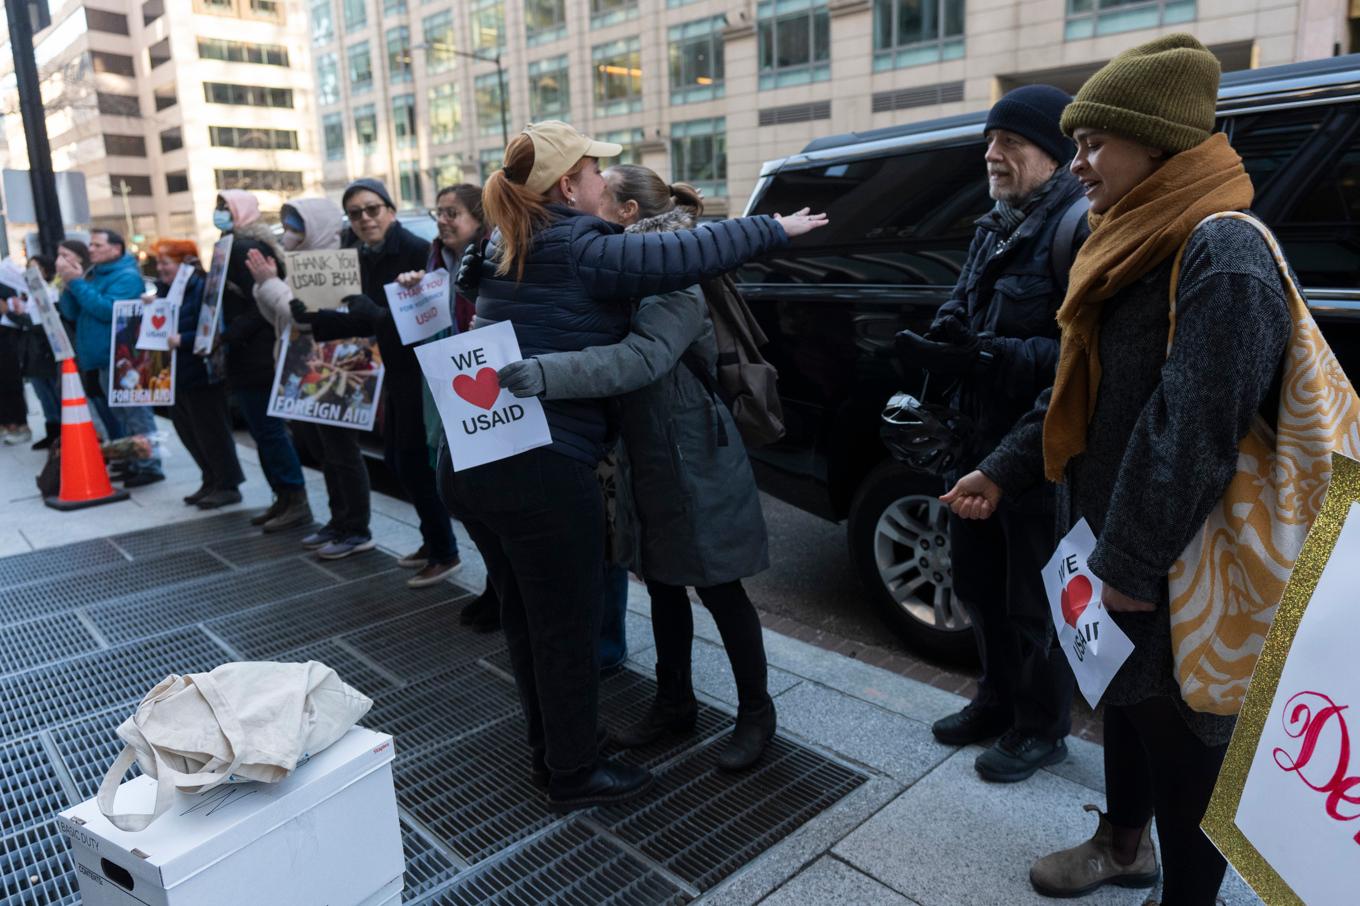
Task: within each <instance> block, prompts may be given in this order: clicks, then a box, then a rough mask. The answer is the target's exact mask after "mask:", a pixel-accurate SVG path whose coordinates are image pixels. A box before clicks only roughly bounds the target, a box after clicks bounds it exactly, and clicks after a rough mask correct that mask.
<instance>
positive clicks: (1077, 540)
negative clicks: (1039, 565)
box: [1044, 519, 1133, 708]
mask: <svg viewBox="0 0 1360 906" xmlns="http://www.w3.org/2000/svg"><path fill="white" fill-rule="evenodd" d="M1095 549H1096V536H1095V534H1094V533H1092V531H1091V526H1090V525H1088V524H1087V522H1086V520H1085V519H1083V520H1081V521H1080V522H1078V523H1077V524H1076V525H1075V526H1073V527H1072V531H1070V532H1068V533H1067V536H1066V537H1065V538H1063V539H1062V541H1060V542H1058V550H1057V551H1056V552H1055V553H1054V554H1053V558H1052V559H1051V560H1049V561H1048V564H1047V565H1046V566H1045V567H1044V589H1045V590H1046V591H1047V592H1048V606H1049V611H1050V613H1051V614H1052V616H1053V628H1054V629H1055V630H1056V631H1057V634H1058V645H1059V646H1060V647H1061V648H1062V650H1063V654H1064V655H1065V656H1066V657H1067V662H1068V663H1069V664H1071V665H1072V675H1073V676H1074V677H1076V680H1077V687H1078V688H1079V689H1081V694H1082V696H1083V697H1084V698H1085V699H1086V701H1087V702H1089V703H1090V705H1091V707H1092V708H1094V707H1095V706H1096V705H1097V704H1098V703H1099V702H1100V698H1101V696H1102V695H1104V694H1105V690H1106V689H1107V688H1109V685H1110V681H1111V680H1113V679H1114V675H1115V674H1116V673H1118V672H1119V668H1120V667H1122V666H1124V662H1125V661H1126V660H1128V658H1129V655H1130V654H1132V653H1133V642H1131V641H1130V640H1129V637H1128V636H1127V635H1125V634H1124V630H1122V629H1120V628H1119V624H1118V623H1116V622H1115V621H1114V620H1113V619H1112V618H1111V617H1110V614H1109V612H1108V611H1107V610H1106V609H1105V604H1104V603H1103V602H1102V601H1101V597H1100V596H1101V592H1102V591H1103V590H1104V586H1103V584H1102V583H1101V581H1100V579H1099V578H1098V577H1097V576H1096V574H1095V573H1093V572H1091V571H1090V569H1088V568H1087V565H1086V561H1087V560H1089V559H1090V557H1091V553H1092V552H1093V551H1094V550H1095Z"/></svg>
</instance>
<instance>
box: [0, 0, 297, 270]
mask: <svg viewBox="0 0 1360 906" xmlns="http://www.w3.org/2000/svg"><path fill="white" fill-rule="evenodd" d="M49 15H50V22H48V23H44V22H39V23H38V24H39V25H42V26H43V27H42V29H41V30H40V31H37V33H36V35H35V41H34V49H35V55H36V58H37V62H38V67H39V72H40V78H41V84H42V94H43V102H44V106H45V108H46V112H47V132H48V137H49V141H50V144H51V147H52V163H53V167H54V169H56V170H57V171H59V172H60V171H64V170H74V171H79V172H81V173H83V174H84V176H85V180H86V191H87V193H88V196H89V201H90V219H91V223H90V224H77V223H68V226H72V227H77V226H90V225H93V226H104V227H110V228H113V229H116V230H118V231H119V232H126V233H128V234H129V235H128V238H129V239H130V240H132V239H133V238H134V237H138V236H140V237H143V238H142V239H141V240H140V244H143V245H144V244H145V243H147V242H149V241H151V240H153V239H155V238H156V237H158V236H175V237H193V238H196V239H197V240H198V241H199V243H200V247H201V248H206V246H207V244H208V243H210V242H211V241H212V240H213V239H215V238H216V236H217V232H216V231H215V230H213V228H212V210H213V207H214V205H215V203H216V196H217V192H218V191H219V190H221V189H225V188H244V189H250V190H252V191H255V192H257V193H258V195H259V198H260V203H261V207H262V208H264V209H265V210H267V211H268V210H275V211H276V210H277V209H278V207H279V205H280V204H281V203H282V202H283V201H284V200H286V199H287V198H290V197H293V196H296V195H300V194H304V193H312V194H314V193H317V192H319V191H320V190H321V173H320V167H319V161H320V158H321V155H320V153H319V146H318V139H317V114H316V110H315V108H314V107H313V102H312V95H313V90H314V88H313V85H314V82H313V78H312V73H311V48H310V46H309V41H310V38H309V27H308V17H307V13H306V10H305V7H304V6H303V5H302V4H301V3H300V2H299V0H146V2H140V0H93V2H85V0H65V2H63V0H52V3H51V6H50V11H49ZM0 110H2V111H3V114H4V116H3V132H4V146H5V147H4V149H3V150H0V158H3V164H4V166H5V167H9V168H14V169H27V167H28V160H27V150H26V145H25V141H24V133H23V123H22V122H21V120H20V117H19V114H18V97H17V92H16V89H15V79H14V55H13V54H12V53H11V52H9V46H8V43H6V45H5V49H4V51H3V52H0ZM25 228H26V225H24V224H10V225H9V236H10V245H11V247H12V248H14V247H17V245H18V242H17V240H18V239H19V236H18V235H16V234H18V233H22V232H23V231H24V230H25Z"/></svg>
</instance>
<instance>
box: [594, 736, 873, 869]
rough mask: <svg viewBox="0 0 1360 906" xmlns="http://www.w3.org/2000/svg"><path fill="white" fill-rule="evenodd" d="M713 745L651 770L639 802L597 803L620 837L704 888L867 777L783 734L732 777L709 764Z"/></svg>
mask: <svg viewBox="0 0 1360 906" xmlns="http://www.w3.org/2000/svg"><path fill="white" fill-rule="evenodd" d="M717 748H718V746H716V745H714V746H709V747H707V748H705V749H702V750H700V751H699V752H696V753H695V754H693V755H691V756H689V757H688V758H685V759H684V760H683V761H679V762H676V763H675V764H673V765H671V766H670V767H668V768H667V769H666V770H664V771H663V772H662V773H660V774H659V775H658V776H657V782H656V791H655V792H654V793H653V794H652V797H651V798H650V799H648V800H647V801H646V802H644V803H643V804H642V805H641V806H622V807H614V808H610V809H603V810H602V811H601V813H600V821H601V822H602V823H604V824H605V825H606V826H607V827H608V828H609V829H610V830H611V831H613V832H614V833H616V834H618V836H619V837H621V838H622V839H624V840H626V841H628V842H629V843H631V844H633V845H634V846H636V847H637V848H638V849H640V850H642V851H643V852H644V853H646V854H647V855H648V856H650V857H651V858H653V859H655V860H656V861H657V862H659V863H661V864H662V865H664V866H665V867H666V868H668V869H670V870H671V871H673V872H675V873H676V874H677V875H679V876H680V877H682V878H684V879H685V880H687V881H689V882H690V883H692V884H694V885H695V886H696V887H698V888H699V889H700V890H707V889H708V888H710V887H712V886H713V885H714V884H716V883H718V882H719V881H721V880H722V879H723V878H725V877H727V876H728V875H730V874H731V873H732V872H734V871H736V870H737V869H738V868H740V867H741V866H742V865H744V864H746V863H747V862H749V861H750V860H751V859H753V858H755V857H756V856H757V855H759V854H760V853H762V852H764V851H765V850H767V849H769V848H770V847H771V846H773V845H775V844H776V843H778V842H779V841H780V840H782V839H784V837H786V836H788V835H789V834H790V833H792V832H793V831H794V830H796V829H797V828H798V827H800V826H801V825H803V824H805V823H806V822H807V821H809V820H811V819H812V817H813V816H815V815H817V814H818V813H819V812H821V811H822V810H823V809H825V808H827V807H828V806H830V805H832V804H833V803H835V802H837V801H839V800H840V799H841V798H842V797H844V796H846V795H847V794H848V793H850V792H851V791H852V790H854V789H855V788H856V787H858V786H859V785H860V784H862V783H864V781H865V780H866V779H867V778H866V777H865V776H864V775H863V774H860V773H857V772H855V771H852V770H850V769H849V768H846V767H843V766H841V765H839V764H836V763H835V762H833V761H830V760H828V759H826V758H823V757H822V756H821V755H818V754H817V753H815V752H812V751H810V750H808V749H804V748H803V747H801V746H798V745H795V744H793V743H791V742H788V741H787V740H783V739H779V738H776V739H775V740H774V741H773V742H771V743H770V746H769V748H768V749H767V750H766V752H765V756H764V758H763V759H762V760H761V762H760V764H759V765H758V766H756V767H755V768H752V769H751V770H749V771H747V772H745V773H742V774H737V775H732V774H724V773H722V772H720V771H718V770H717V768H716V767H714V761H715V759H716V755H717V752H716V750H717Z"/></svg>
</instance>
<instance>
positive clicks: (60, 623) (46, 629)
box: [0, 613, 100, 673]
mask: <svg viewBox="0 0 1360 906" xmlns="http://www.w3.org/2000/svg"><path fill="white" fill-rule="evenodd" d="M99 648H100V645H99V642H97V641H96V640H95V638H94V636H92V635H90V631H89V630H88V629H86V628H85V624H84V623H82V622H81V620H80V617H79V616H77V615H76V614H74V613H62V614H56V615H55V616H47V617H38V618H37V619H33V620H28V621H26V622H23V623H14V624H12V625H10V626H6V627H5V628H4V629H3V630H0V673H14V672H16V671H18V670H28V669H29V668H31V667H38V666H41V665H42V664H50V663H52V662H53V661H59V660H62V659H63V658H68V657H75V656H76V655H78V654H85V653H86V652H90V651H98V650H99Z"/></svg>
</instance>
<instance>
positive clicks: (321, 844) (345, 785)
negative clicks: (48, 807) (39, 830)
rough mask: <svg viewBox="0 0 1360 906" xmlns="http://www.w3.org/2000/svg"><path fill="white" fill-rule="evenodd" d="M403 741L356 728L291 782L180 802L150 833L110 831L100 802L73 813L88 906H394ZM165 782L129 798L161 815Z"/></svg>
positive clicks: (134, 785)
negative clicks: (396, 763) (157, 804)
mask: <svg viewBox="0 0 1360 906" xmlns="http://www.w3.org/2000/svg"><path fill="white" fill-rule="evenodd" d="M393 754H394V751H393V746H392V737H390V736H388V735H386V734H382V733H374V732H373V731H371V730H366V729H363V728H362V727H355V728H353V729H351V730H350V731H349V732H348V733H346V734H345V735H344V736H343V737H342V738H341V739H340V740H339V741H337V742H336V743H335V744H334V745H332V746H331V747H330V748H328V749H326V750H325V751H323V752H321V753H320V754H318V755H316V756H315V757H313V758H312V759H311V760H310V761H308V762H307V763H305V764H303V765H302V766H300V767H299V768H297V770H295V771H294V772H293V774H292V776H290V777H288V778H287V779H286V780H283V781H281V782H279V783H275V784H268V783H244V784H224V785H223V786H220V787H218V788H217V789H215V790H212V791H210V792H208V793H205V794H202V795H199V796H188V795H183V794H177V795H176V797H175V802H174V805H172V806H171V808H170V810H169V811H168V812H166V813H165V814H164V815H162V816H161V817H160V818H158V819H157V820H156V821H154V822H153V823H152V824H151V826H150V827H148V828H147V829H146V830H144V831H139V832H135V833H129V832H127V831H121V830H119V829H118V828H116V827H114V826H113V825H112V824H110V823H109V821H108V819H106V818H105V817H104V816H103V815H102V814H100V811H99V806H98V805H97V804H96V803H95V800H93V799H91V800H89V801H87V802H82V803H81V804H80V805H77V806H75V807H74V808H71V809H68V810H66V811H64V812H62V813H61V817H60V824H61V829H62V831H63V832H64V833H65V834H66V836H67V837H68V838H69V839H70V841H71V855H72V857H73V858H74V859H75V862H76V872H77V875H78V876H79V879H80V892H81V897H82V900H83V902H84V903H85V906H135V904H139V903H140V904H144V906H244V904H251V906H273V904H279V906H386V904H387V903H388V902H389V901H393V900H392V898H393V897H394V896H395V897H398V898H399V897H400V893H401V887H402V873H403V871H404V869H405V861H404V859H403V856H402V850H401V829H400V827H399V825H398V823H397V799H396V793H395V791H394V789H393V787H392V757H393ZM154 799H155V781H154V780H152V779H150V778H149V777H145V776H143V777H136V778H134V779H133V780H131V781H129V782H127V783H125V784H123V786H122V787H121V788H120V789H119V791H118V798H117V801H116V806H117V808H118V809H119V810H120V811H133V812H136V811H143V812H149V811H151V805H152V802H153V801H154Z"/></svg>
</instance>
